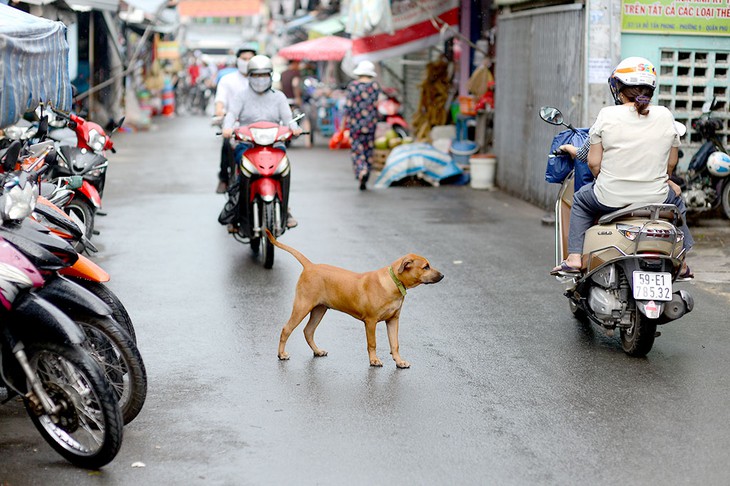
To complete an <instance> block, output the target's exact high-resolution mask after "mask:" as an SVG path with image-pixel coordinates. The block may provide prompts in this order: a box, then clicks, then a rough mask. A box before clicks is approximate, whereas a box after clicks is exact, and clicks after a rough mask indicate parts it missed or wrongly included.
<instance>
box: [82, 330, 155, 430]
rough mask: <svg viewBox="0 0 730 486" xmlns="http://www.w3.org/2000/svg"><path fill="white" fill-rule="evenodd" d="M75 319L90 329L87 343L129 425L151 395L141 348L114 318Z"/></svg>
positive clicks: (87, 348)
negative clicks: (148, 391)
mask: <svg viewBox="0 0 730 486" xmlns="http://www.w3.org/2000/svg"><path fill="white" fill-rule="evenodd" d="M74 320H75V321H76V323H77V324H78V325H79V327H81V329H83V330H84V333H86V342H84V344H83V347H84V349H86V351H87V353H88V354H89V355H90V356H91V357H92V358H94V360H96V362H97V363H99V366H101V369H102V371H104V377H105V378H106V381H107V383H109V385H110V386H111V388H112V391H113V392H114V394H115V395H116V397H117V401H118V403H119V410H120V411H121V412H122V419H123V420H124V425H127V424H128V423H130V422H131V421H132V420H134V418H135V417H136V416H137V415H139V412H140V411H142V406H143V405H144V402H145V399H146V398H147V371H146V370H145V367H144V362H143V361H142V356H141V355H140V353H139V349H137V346H136V345H135V344H134V342H133V341H132V339H131V338H130V337H129V336H128V335H127V334H126V333H124V332H123V331H122V330H121V329H120V328H119V325H118V324H117V323H116V322H114V320H113V319H112V318H109V317H107V318H99V317H91V316H84V317H75V318H74Z"/></svg>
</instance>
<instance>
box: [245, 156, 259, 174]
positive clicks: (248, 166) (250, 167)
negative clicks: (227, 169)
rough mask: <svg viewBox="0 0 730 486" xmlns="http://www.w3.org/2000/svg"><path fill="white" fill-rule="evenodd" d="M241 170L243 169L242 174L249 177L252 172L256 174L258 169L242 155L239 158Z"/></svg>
mask: <svg viewBox="0 0 730 486" xmlns="http://www.w3.org/2000/svg"><path fill="white" fill-rule="evenodd" d="M241 170H242V171H243V174H244V175H245V176H247V177H251V176H252V175H253V174H258V173H259V170H258V169H257V168H256V166H255V165H253V163H252V162H251V161H250V160H248V159H247V158H246V156H243V157H242V158H241Z"/></svg>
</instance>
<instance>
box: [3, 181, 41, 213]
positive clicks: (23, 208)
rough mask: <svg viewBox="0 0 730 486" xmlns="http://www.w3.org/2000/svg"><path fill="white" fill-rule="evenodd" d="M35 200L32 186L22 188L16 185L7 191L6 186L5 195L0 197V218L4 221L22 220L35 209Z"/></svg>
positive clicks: (35, 196) (27, 185)
mask: <svg viewBox="0 0 730 486" xmlns="http://www.w3.org/2000/svg"><path fill="white" fill-rule="evenodd" d="M37 198H38V196H37V195H36V193H35V191H34V190H33V185H32V184H26V185H25V187H23V188H21V187H20V185H17V184H16V185H14V186H12V187H11V188H9V189H8V188H7V186H6V189H5V193H4V194H3V195H2V196H0V216H2V218H3V219H4V220H20V219H24V218H26V217H28V216H30V214H31V213H32V212H33V210H34V209H35V203H36V199H37Z"/></svg>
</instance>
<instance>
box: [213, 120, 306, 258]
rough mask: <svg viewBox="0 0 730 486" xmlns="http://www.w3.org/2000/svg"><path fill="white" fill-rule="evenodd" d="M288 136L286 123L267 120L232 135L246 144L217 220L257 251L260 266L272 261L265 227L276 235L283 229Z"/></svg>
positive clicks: (287, 185)
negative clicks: (261, 260) (224, 204)
mask: <svg viewBox="0 0 730 486" xmlns="http://www.w3.org/2000/svg"><path fill="white" fill-rule="evenodd" d="M292 137H293V132H292V131H291V130H290V129H289V127H286V126H282V125H278V124H276V123H271V122H256V123H252V124H251V125H246V126H241V127H238V128H236V129H235V130H234V132H233V139H234V140H235V141H237V142H238V143H244V144H246V145H245V149H244V151H243V155H242V156H241V158H240V160H237V161H236V173H235V178H234V179H235V180H236V182H234V183H233V184H232V185H231V187H230V188H229V190H228V191H229V197H230V200H229V202H228V203H227V204H226V208H224V212H223V213H222V214H221V218H219V221H220V222H221V223H223V224H226V223H229V231H230V232H231V234H232V235H233V236H234V237H235V238H236V239H237V240H238V241H240V242H242V243H249V244H250V245H251V249H252V250H253V251H254V253H259V252H260V253H261V256H262V259H263V261H264V268H271V267H273V265H274V245H273V244H272V243H271V242H270V241H269V239H268V238H266V234H265V230H266V229H268V230H269V231H271V233H272V234H273V235H274V236H276V237H279V236H280V235H282V234H283V233H284V232H285V231H286V221H287V207H288V206H287V204H288V201H289V180H290V177H291V173H290V171H291V167H290V165H289V158H288V157H287V154H286V142H288V141H289V140H291V139H292ZM237 153H238V151H237ZM235 207H237V208H238V210H237V211H236V210H235V209H234V208H235Z"/></svg>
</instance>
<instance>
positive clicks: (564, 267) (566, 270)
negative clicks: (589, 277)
mask: <svg viewBox="0 0 730 486" xmlns="http://www.w3.org/2000/svg"><path fill="white" fill-rule="evenodd" d="M578 273H581V271H580V268H575V267H571V266H570V265H568V264H567V263H565V261H562V262H560V265H559V266H557V267H555V268H553V269H552V270H551V271H550V275H564V274H578Z"/></svg>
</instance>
